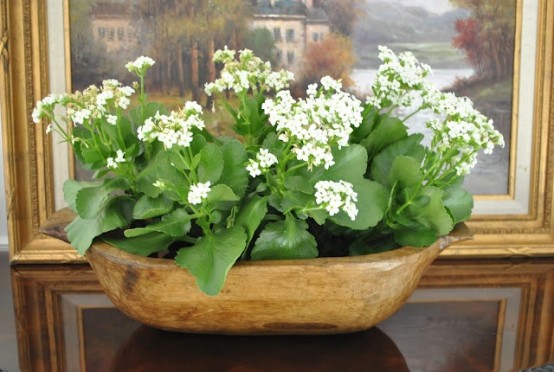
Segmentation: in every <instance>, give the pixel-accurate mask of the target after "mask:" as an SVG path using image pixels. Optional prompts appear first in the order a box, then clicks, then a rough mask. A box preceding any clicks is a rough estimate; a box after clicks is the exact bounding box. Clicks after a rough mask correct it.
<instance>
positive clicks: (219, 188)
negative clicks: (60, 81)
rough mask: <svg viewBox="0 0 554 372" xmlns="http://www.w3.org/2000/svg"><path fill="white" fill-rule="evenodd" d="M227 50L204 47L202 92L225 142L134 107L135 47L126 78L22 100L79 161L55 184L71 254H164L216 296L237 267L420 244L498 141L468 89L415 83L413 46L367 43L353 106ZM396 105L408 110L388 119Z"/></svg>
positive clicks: (466, 203) (186, 121)
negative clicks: (367, 58) (369, 75)
mask: <svg viewBox="0 0 554 372" xmlns="http://www.w3.org/2000/svg"><path fill="white" fill-rule="evenodd" d="M236 54H237V53H235V51H232V50H228V49H227V48H225V49H224V50H220V51H218V52H216V53H215V57H214V60H215V61H216V62H218V63H220V64H221V66H222V68H221V72H220V78H219V79H217V80H216V81H214V82H211V83H209V84H207V85H206V93H207V94H208V95H217V96H218V97H217V98H218V100H217V101H216V102H220V103H221V106H223V107H224V108H225V109H226V110H227V111H228V113H229V114H230V116H231V118H232V121H233V122H234V131H235V132H236V134H237V136H236V138H240V139H241V140H238V139H236V138H223V137H219V138H218V137H214V136H213V135H211V134H210V133H209V132H208V131H207V130H206V124H205V122H204V119H203V112H202V108H201V106H200V105H199V104H197V103H196V102H186V103H185V104H184V106H183V107H181V108H179V109H178V110H176V111H168V110H167V109H166V108H165V107H163V106H162V105H160V104H157V103H153V102H149V101H148V100H147V96H146V93H145V76H146V73H147V71H148V69H149V68H150V67H151V66H152V65H153V64H154V61H153V60H151V59H150V58H148V57H140V58H138V59H137V60H136V61H134V62H130V63H128V64H127V65H126V67H127V68H128V70H129V71H130V72H132V73H134V74H136V75H137V76H138V79H139V81H138V82H137V83H136V84H135V85H134V86H133V87H128V86H122V84H121V83H119V82H118V81H115V80H106V81H104V82H103V84H102V86H101V87H95V86H91V87H89V88H87V89H85V90H84V91H82V92H75V93H73V94H64V95H60V96H53V95H50V96H48V97H46V98H45V99H43V100H42V101H41V102H39V103H38V104H37V107H36V109H35V111H34V112H33V119H34V121H35V122H37V123H38V122H40V121H41V120H42V119H47V120H48V121H49V122H50V124H49V125H48V128H47V131H51V130H53V131H56V132H58V133H59V134H60V135H61V136H62V138H63V139H64V140H65V141H67V142H69V143H70V144H71V145H72V147H73V150H74V153H75V155H76V157H77V159H78V160H79V161H80V162H81V163H82V165H83V166H84V167H85V168H87V169H90V170H93V171H94V172H95V173H94V180H93V181H90V182H88V181H75V180H68V181H66V183H65V185H64V196H65V200H66V202H67V203H68V206H69V208H70V209H71V210H73V211H74V212H75V213H76V217H75V219H74V220H73V221H72V222H71V224H69V225H68V226H67V228H66V231H67V236H68V238H69V241H70V242H71V244H72V245H73V246H74V247H75V248H76V249H77V251H78V252H79V253H81V254H83V255H84V254H85V252H86V251H87V249H89V247H90V246H91V244H92V243H93V240H95V239H97V238H100V239H102V240H103V241H105V242H108V243H110V244H111V245H114V246H116V247H118V248H120V249H121V250H123V251H126V252H129V253H132V254H136V255H141V256H150V255H153V254H164V255H166V256H171V257H174V259H175V262H176V264H177V265H178V266H180V267H182V268H184V269H186V270H188V272H190V274H192V275H193V276H194V278H195V281H196V284H197V285H198V287H199V288H200V289H201V290H202V291H203V292H204V293H206V294H209V295H217V294H218V293H220V291H221V290H222V288H223V287H224V284H225V280H226V277H227V275H228V272H229V270H230V269H231V267H232V266H233V265H235V264H236V263H237V262H241V261H248V260H268V259H306V258H315V257H321V256H331V257H334V256H353V255H366V254H370V253H376V252H383V251H389V250H394V249H396V248H398V247H401V246H412V247H426V246H429V245H431V244H432V243H434V242H435V241H436V240H437V238H438V237H440V236H444V235H447V234H448V233H449V232H450V231H451V230H452V229H453V228H454V226H455V225H456V224H457V223H459V222H461V221H464V220H466V219H467V218H469V216H470V214H471V210H472V207H473V199H472V196H471V194H470V193H468V192H467V191H465V190H464V189H463V187H462V181H463V178H464V175H466V174H467V173H469V171H470V170H471V168H472V167H473V166H474V165H475V162H476V156H477V153H478V152H479V151H481V150H484V151H485V153H490V152H491V151H492V150H493V147H494V146H495V145H503V139H502V136H501V135H500V134H499V132H498V131H496V130H495V129H494V128H493V126H492V121H491V120H489V119H487V118H486V117H484V116H483V115H481V114H480V113H479V112H477V111H476V110H475V109H474V108H473V106H472V103H471V101H470V100H469V99H467V98H457V97H455V96H454V95H453V94H451V93H443V92H440V91H439V90H437V89H436V88H435V87H434V86H432V85H431V84H430V83H428V82H427V81H426V79H425V78H426V76H427V75H428V74H429V73H430V68H429V67H428V66H426V65H424V64H421V63H419V62H418V61H417V60H416V59H415V58H414V57H413V55H411V54H410V53H402V54H399V55H395V54H394V53H393V52H392V51H391V50H390V49H388V48H386V47H380V55H379V57H380V59H381V61H382V65H381V66H380V68H379V70H378V73H377V77H376V79H375V82H374V83H373V85H372V87H371V88H372V91H373V95H371V96H370V97H367V99H366V100H365V102H362V101H360V100H359V99H358V98H356V97H355V96H354V95H353V94H350V93H348V92H345V91H343V90H342V87H341V83H340V81H336V80H334V79H332V78H330V77H328V76H327V77H324V78H322V79H321V82H320V83H319V84H312V85H310V86H309V87H308V89H307V91H306V96H305V97H304V98H299V99H295V98H293V97H292V95H291V93H290V92H289V91H288V90H287V88H288V86H289V83H290V82H291V81H292V80H293V75H292V73H290V72H287V71H279V72H275V71H272V69H271V66H270V64H269V63H268V62H263V61H262V60H260V59H259V58H257V57H256V56H254V55H253V54H252V52H251V51H249V50H243V51H241V52H239V53H238V58H237V56H236ZM227 91H231V92H233V93H234V94H233V95H232V96H231V98H228V97H229V94H228V93H227ZM224 93H226V94H224ZM134 95H136V99H134V101H136V105H135V107H133V108H130V107H131V101H132V96H134ZM226 97H227V98H226ZM58 106H63V107H64V108H65V111H64V113H63V114H62V115H59V114H58V112H59V111H58V110H56V107H58ZM399 108H403V109H408V110H410V111H409V113H408V114H406V115H404V116H403V117H401V115H399V114H398V110H397V109H399ZM422 110H430V111H432V112H434V113H435V114H436V118H435V119H433V120H431V121H429V122H427V128H429V130H430V131H431V137H430V138H429V139H428V141H429V143H428V145H423V144H422V141H423V140H424V136H423V135H422V134H420V133H413V131H412V130H411V129H410V128H409V126H408V125H407V120H408V119H409V118H410V117H411V116H413V115H414V114H415V113H417V112H419V111H422ZM403 111H406V110H403ZM70 124H72V125H70Z"/></svg>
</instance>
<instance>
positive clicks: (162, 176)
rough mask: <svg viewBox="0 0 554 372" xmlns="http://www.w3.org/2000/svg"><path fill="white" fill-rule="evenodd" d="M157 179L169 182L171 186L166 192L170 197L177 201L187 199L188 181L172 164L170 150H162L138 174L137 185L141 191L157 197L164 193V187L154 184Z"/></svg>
mask: <svg viewBox="0 0 554 372" xmlns="http://www.w3.org/2000/svg"><path fill="white" fill-rule="evenodd" d="M156 181H163V182H165V183H167V184H168V186H169V188H168V189H167V190H166V192H165V194H166V195H167V196H168V197H169V198H170V199H172V200H175V201H182V200H186V197H187V193H188V185H189V184H188V181H187V179H186V177H185V176H184V175H183V174H182V173H181V172H180V171H179V170H177V169H176V168H175V167H174V166H172V165H171V157H170V155H169V153H168V152H165V151H162V152H159V153H158V154H157V155H156V157H155V158H154V159H153V160H152V161H151V162H150V163H149V164H148V165H147V166H146V167H145V168H144V169H143V170H142V171H141V172H140V174H139V175H138V177H137V181H136V186H137V189H138V191H139V192H142V193H144V194H145V195H147V196H148V197H151V198H157V197H158V196H159V195H160V194H161V193H162V189H160V188H159V187H156V186H154V183H155V182H156ZM171 186H173V187H171ZM182 188H183V189H182Z"/></svg>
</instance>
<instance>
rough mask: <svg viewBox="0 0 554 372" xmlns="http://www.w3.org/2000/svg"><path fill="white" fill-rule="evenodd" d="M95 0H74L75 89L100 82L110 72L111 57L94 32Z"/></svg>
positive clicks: (72, 56) (73, 77)
mask: <svg viewBox="0 0 554 372" xmlns="http://www.w3.org/2000/svg"><path fill="white" fill-rule="evenodd" d="M94 5H95V1H94V0H83V1H78V2H73V3H72V4H71V8H70V20H71V22H70V23H71V30H70V33H71V74H72V78H71V82H72V84H73V89H79V90H81V89H84V88H86V87H87V86H89V85H91V84H99V83H100V82H101V81H102V79H103V78H105V76H106V75H108V73H109V72H110V68H109V65H110V58H109V55H108V54H107V52H106V48H105V47H104V45H103V44H102V43H100V42H97V41H96V40H95V39H94V37H93V35H92V32H95V31H96V30H93V29H92V24H91V20H90V19H91V12H92V10H93V6H94Z"/></svg>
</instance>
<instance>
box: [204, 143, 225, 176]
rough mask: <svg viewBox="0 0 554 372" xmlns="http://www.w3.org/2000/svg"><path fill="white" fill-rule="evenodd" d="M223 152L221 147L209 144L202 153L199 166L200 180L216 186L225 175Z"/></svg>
mask: <svg viewBox="0 0 554 372" xmlns="http://www.w3.org/2000/svg"><path fill="white" fill-rule="evenodd" d="M223 165H224V162H223V151H222V150H221V148H220V147H219V146H217V145H216V144H213V143H209V144H207V145H206V146H204V148H203V149H202V150H201V151H200V163H199V164H198V180H199V181H200V182H211V184H212V185H213V184H215V183H217V182H218V181H219V179H220V178H221V174H222V173H223Z"/></svg>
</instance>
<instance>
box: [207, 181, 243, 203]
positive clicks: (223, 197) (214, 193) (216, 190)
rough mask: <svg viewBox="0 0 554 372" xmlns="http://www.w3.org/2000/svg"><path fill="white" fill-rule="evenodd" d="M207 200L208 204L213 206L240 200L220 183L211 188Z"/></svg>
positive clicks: (227, 187)
mask: <svg viewBox="0 0 554 372" xmlns="http://www.w3.org/2000/svg"><path fill="white" fill-rule="evenodd" d="M207 200H208V202H209V203H210V204H212V205H215V204H217V203H225V202H236V201H239V200H240V199H239V197H238V196H236V195H235V193H234V192H233V190H232V189H231V188H230V187H229V186H227V185H224V184H222V183H220V184H218V185H215V186H214V187H212V189H211V190H210V192H209V193H208V197H207ZM225 209H227V208H225Z"/></svg>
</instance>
